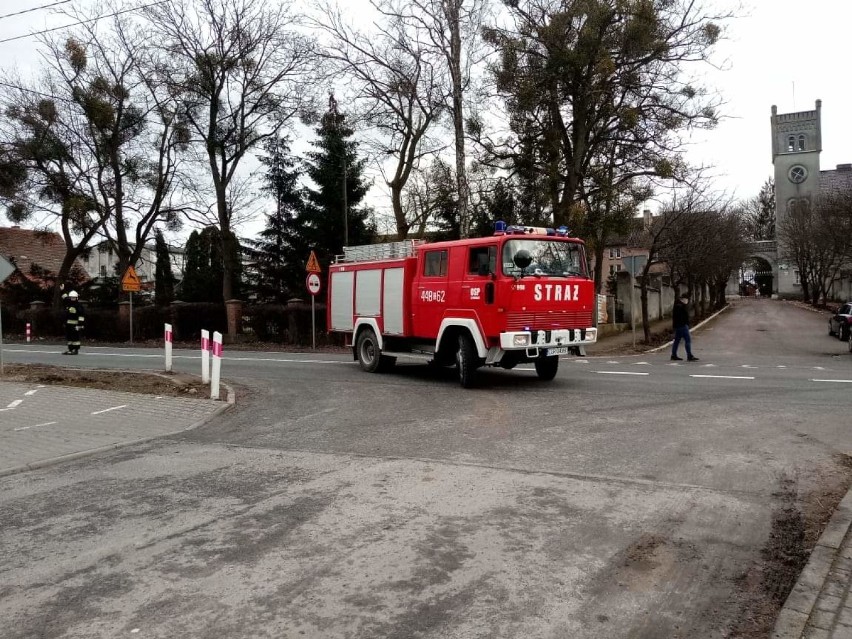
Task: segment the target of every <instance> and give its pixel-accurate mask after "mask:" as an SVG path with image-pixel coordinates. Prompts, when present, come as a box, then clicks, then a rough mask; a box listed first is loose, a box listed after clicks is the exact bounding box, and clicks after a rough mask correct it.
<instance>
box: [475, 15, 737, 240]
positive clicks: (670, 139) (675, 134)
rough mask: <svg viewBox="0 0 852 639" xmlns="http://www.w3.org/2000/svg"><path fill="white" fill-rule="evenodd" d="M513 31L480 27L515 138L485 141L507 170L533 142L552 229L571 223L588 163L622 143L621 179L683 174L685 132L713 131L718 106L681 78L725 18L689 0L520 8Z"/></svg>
mask: <svg viewBox="0 0 852 639" xmlns="http://www.w3.org/2000/svg"><path fill="white" fill-rule="evenodd" d="M507 5H508V6H509V13H510V17H511V20H512V24H511V25H510V26H509V27H493V28H490V29H488V30H487V31H486V33H485V37H486V40H487V41H488V42H489V43H491V44H492V46H493V47H494V49H495V52H496V53H497V54H499V56H500V58H499V59H500V61H499V63H497V64H495V65H494V66H493V76H494V81H495V84H496V89H497V91H498V92H499V93H500V94H501V95H502V96H503V97H504V100H505V103H506V106H507V109H508V111H509V114H510V119H509V126H510V129H511V130H512V134H511V135H509V136H508V137H506V138H504V139H491V138H489V137H486V136H483V137H482V138H481V141H482V143H483V145H484V148H485V151H486V152H487V153H488V154H489V155H490V156H491V157H492V158H493V161H495V162H498V163H503V164H506V163H508V164H509V165H510V166H511V165H512V164H514V163H515V162H516V160H517V159H518V158H519V157H521V155H522V153H523V148H522V146H523V142H524V141H525V140H532V142H533V143H534V144H535V145H536V147H537V148H538V152H537V153H535V154H532V155H530V154H529V153H526V155H527V157H532V158H533V159H534V160H535V161H536V163H537V165H538V167H539V169H540V172H541V173H542V174H544V175H546V176H547V179H548V195H549V198H550V209H551V214H552V216H553V222H554V224H557V225H559V224H564V223H567V221H568V219H569V217H570V214H571V210H572V207H573V206H574V204H575V202H576V201H577V200H578V199H579V198H580V194H581V193H582V189H583V184H584V182H585V181H586V180H588V178H589V176H590V170H591V169H592V167H593V165H594V164H595V163H597V162H599V161H600V159H601V158H602V157H606V155H607V151H606V150H607V149H610V148H611V147H612V146H613V145H617V148H618V153H617V154H616V155H615V157H614V160H613V164H614V169H615V170H614V175H615V176H616V178H617V182H616V185H617V183H618V182H630V181H632V180H634V179H635V178H637V177H654V178H661V179H663V180H668V179H671V178H685V177H686V176H688V173H689V171H688V168H687V167H686V165H685V163H684V162H683V159H682V150H683V147H682V133H683V132H684V131H685V130H688V129H691V128H698V127H712V126H714V125H715V122H716V119H717V115H716V112H715V107H716V106H717V104H718V100H716V99H715V98H713V97H712V96H710V95H709V94H708V92H707V91H706V90H704V89H702V88H701V87H698V86H695V85H694V84H693V83H692V82H691V80H692V78H690V76H689V75H688V74H687V68H688V66H689V65H690V64H692V63H694V62H705V61H707V60H708V59H709V55H710V53H711V51H712V48H713V45H714V44H715V43H716V41H717V39H718V38H719V35H720V33H721V29H720V27H719V26H718V23H719V21H720V20H724V19H725V18H726V17H727V16H725V15H713V14H712V13H710V12H708V11H706V10H704V8H703V7H702V6H701V5H700V3H698V2H695V1H694V0H674V1H671V2H668V1H667V2H622V1H621V0H586V1H572V2H565V1H563V0H520V1H516V2H510V3H507Z"/></svg>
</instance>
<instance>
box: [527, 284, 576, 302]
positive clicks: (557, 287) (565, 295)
mask: <svg viewBox="0 0 852 639" xmlns="http://www.w3.org/2000/svg"><path fill="white" fill-rule="evenodd" d="M533 298H534V299H535V301H536V302H576V301H578V300H579V299H580V285H579V284H536V285H535V293H534V294H533Z"/></svg>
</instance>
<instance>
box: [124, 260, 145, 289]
mask: <svg viewBox="0 0 852 639" xmlns="http://www.w3.org/2000/svg"><path fill="white" fill-rule="evenodd" d="M121 288H122V290H124V291H129V292H135V291H139V290H140V289H141V288H142V282H141V281H140V280H139V276H138V275H136V269H135V268H133V267H132V266H128V267H127V270H126V271H124V276H123V277H122V278H121Z"/></svg>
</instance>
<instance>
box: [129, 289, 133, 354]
mask: <svg viewBox="0 0 852 639" xmlns="http://www.w3.org/2000/svg"><path fill="white" fill-rule="evenodd" d="M130 345H131V346H133V291H130Z"/></svg>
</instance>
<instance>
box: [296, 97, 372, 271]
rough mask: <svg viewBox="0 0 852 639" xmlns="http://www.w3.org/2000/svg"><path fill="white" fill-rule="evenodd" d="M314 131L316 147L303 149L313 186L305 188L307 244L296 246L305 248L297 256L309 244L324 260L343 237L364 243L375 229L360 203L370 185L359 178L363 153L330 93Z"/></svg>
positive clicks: (338, 249)
mask: <svg viewBox="0 0 852 639" xmlns="http://www.w3.org/2000/svg"><path fill="white" fill-rule="evenodd" d="M316 132H317V136H318V137H319V139H318V140H317V141H316V142H314V146H315V147H316V149H317V150H316V151H312V152H310V153H308V154H307V155H308V160H307V174H308V177H310V179H311V181H312V182H313V183H314V185H315V186H314V187H309V188H308V189H307V191H306V196H307V202H306V210H305V213H304V216H303V220H304V222H305V224H304V226H303V228H304V233H303V234H302V239H303V240H304V241H305V242H306V245H305V246H304V248H302V249H301V250H302V252H303V253H304V251H305V249H306V250H307V253H304V256H303V257H302V260H307V258H308V255H309V254H310V251H311V250H314V251H316V253H317V257H319V259H320V262H321V264H323V266H325V265H327V264H328V263H329V262H330V261H331V259H332V258H333V256H334V255H338V254H340V253H342V252H343V246H344V241H345V239H346V240H348V244H349V245H350V246H354V245H357V244H368V243H369V242H371V241H372V240H373V238H374V236H375V232H374V230H373V228H372V227H371V225H370V224H369V223H368V215H369V211H368V210H367V209H365V208H363V207H361V206H359V205H360V204H361V201H362V200H363V199H364V196H365V195H366V194H367V191H368V190H369V188H370V184H369V183H368V182H367V180H366V179H365V178H364V166H365V164H366V159H363V158H359V157H358V153H357V150H358V144H357V142H354V141H353V140H351V139H350V138H351V137H352V135H353V134H354V130H353V129H352V128H351V127H350V126H349V125H348V124H347V123H346V116H345V115H344V114H342V113H340V112H339V111H338V110H337V102H336V100H335V99H334V96H333V95H332V96H330V97H329V109H328V111H327V112H326V113H325V115H323V117H322V120H321V121H320V125H319V127H318V128H317V131H316ZM344 185H345V186H344ZM344 192H345V197H344ZM295 248H298V247H295ZM303 263H304V262H303Z"/></svg>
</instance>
